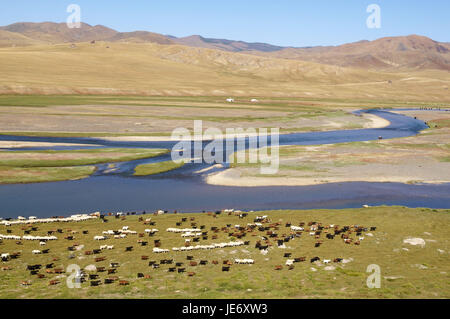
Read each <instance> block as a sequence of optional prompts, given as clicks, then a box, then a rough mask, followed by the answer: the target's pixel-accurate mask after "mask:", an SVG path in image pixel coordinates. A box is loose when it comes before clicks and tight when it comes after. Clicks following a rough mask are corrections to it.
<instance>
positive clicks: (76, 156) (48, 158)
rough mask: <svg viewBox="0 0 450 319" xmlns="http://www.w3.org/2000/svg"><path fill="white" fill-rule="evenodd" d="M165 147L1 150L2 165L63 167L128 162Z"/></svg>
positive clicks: (158, 151)
mask: <svg viewBox="0 0 450 319" xmlns="http://www.w3.org/2000/svg"><path fill="white" fill-rule="evenodd" d="M167 152H168V151H167V150H165V149H137V148H102V149H84V150H70V151H54V150H44V151H0V166H14V167H61V166H75V165H92V164H101V163H110V162H126V161H132V160H137V159H143V158H150V157H155V156H159V155H162V154H165V153H167Z"/></svg>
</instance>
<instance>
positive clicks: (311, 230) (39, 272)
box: [0, 210, 376, 287]
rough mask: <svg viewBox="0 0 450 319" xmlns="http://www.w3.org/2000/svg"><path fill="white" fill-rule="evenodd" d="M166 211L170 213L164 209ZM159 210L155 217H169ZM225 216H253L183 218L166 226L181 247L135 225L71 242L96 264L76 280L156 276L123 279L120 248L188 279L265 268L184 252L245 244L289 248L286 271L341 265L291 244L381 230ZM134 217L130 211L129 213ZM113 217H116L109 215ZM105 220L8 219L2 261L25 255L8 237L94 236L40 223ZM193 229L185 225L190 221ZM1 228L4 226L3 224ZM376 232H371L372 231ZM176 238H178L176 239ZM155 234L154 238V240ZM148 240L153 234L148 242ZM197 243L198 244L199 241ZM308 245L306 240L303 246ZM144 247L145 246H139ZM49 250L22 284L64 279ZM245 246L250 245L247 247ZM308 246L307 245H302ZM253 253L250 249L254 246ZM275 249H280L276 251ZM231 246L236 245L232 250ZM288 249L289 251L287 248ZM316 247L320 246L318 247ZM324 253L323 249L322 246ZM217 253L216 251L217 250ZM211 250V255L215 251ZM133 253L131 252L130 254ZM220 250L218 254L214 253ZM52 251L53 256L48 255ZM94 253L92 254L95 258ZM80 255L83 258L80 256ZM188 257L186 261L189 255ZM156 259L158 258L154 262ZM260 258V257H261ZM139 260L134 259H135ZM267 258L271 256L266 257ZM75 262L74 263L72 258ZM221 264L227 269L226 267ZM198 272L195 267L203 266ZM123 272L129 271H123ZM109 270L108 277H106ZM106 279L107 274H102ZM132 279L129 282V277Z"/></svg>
mask: <svg viewBox="0 0 450 319" xmlns="http://www.w3.org/2000/svg"><path fill="white" fill-rule="evenodd" d="M163 213H164V212H163ZM163 213H160V211H158V212H157V213H155V215H163ZM220 214H224V215H225V214H227V215H228V216H235V217H238V218H239V219H245V218H246V217H248V214H247V213H242V212H240V211H234V210H224V211H218V212H215V213H211V212H209V213H207V215H208V216H212V217H213V218H215V226H210V227H209V228H207V227H206V225H197V222H196V218H195V217H189V218H188V217H181V218H180V220H178V221H176V222H175V226H176V227H169V228H167V229H166V234H167V236H169V237H170V236H172V237H170V238H172V241H173V240H177V238H178V239H179V240H180V241H181V242H183V244H184V245H183V246H179V247H171V248H169V247H164V245H163V244H164V242H165V240H163V239H164V237H163V236H162V235H161V238H155V237H156V236H157V235H158V234H160V233H159V230H158V229H156V228H145V230H143V231H142V232H138V231H137V230H131V229H130V227H129V226H126V225H125V226H122V227H121V228H120V229H118V230H111V229H110V230H104V231H101V235H94V236H93V237H90V236H89V238H90V240H91V243H93V242H97V241H105V242H107V243H105V244H102V245H99V246H97V247H98V248H96V249H92V248H91V249H90V250H84V254H83V250H82V249H83V247H84V245H80V244H79V243H75V244H72V245H69V246H68V247H67V250H68V251H70V252H71V253H70V254H69V257H68V259H75V258H76V256H77V255H76V252H77V251H81V254H82V255H84V257H82V258H92V261H93V263H94V264H95V266H94V265H90V266H88V267H86V268H85V269H84V270H83V271H80V272H79V273H77V275H76V279H77V280H78V281H79V282H80V283H82V282H87V281H89V286H90V287H96V286H99V285H101V284H105V285H111V284H113V283H116V284H118V285H119V286H127V285H129V284H130V283H132V280H131V278H133V277H134V278H135V279H151V278H152V277H153V276H157V273H155V274H154V275H153V276H152V275H150V274H144V273H143V272H139V273H137V274H136V275H133V274H131V276H130V274H126V275H125V276H126V278H119V276H113V275H115V274H118V270H119V266H120V265H119V263H118V262H114V261H110V260H109V258H110V256H108V254H106V255H105V253H106V252H107V251H111V250H118V252H119V251H120V254H127V256H131V257H130V258H136V260H135V261H133V262H134V263H137V262H145V265H148V267H149V271H152V272H153V271H157V270H159V271H161V270H162V271H166V272H168V273H178V274H186V275H187V276H188V277H194V276H196V275H197V274H198V273H201V272H202V269H204V268H203V267H217V269H218V271H222V272H230V271H232V270H233V269H234V268H235V267H244V266H239V265H257V266H258V267H265V265H264V262H261V261H259V262H257V261H255V258H254V257H253V258H233V259H223V260H222V261H219V260H218V259H217V258H214V259H212V260H208V259H207V258H205V257H204V256H206V255H203V258H199V259H197V260H196V258H195V257H194V256H193V255H183V253H189V252H194V251H195V252H198V253H199V254H200V255H201V254H202V252H206V251H213V250H216V251H217V250H220V251H219V253H220V255H224V254H226V252H224V249H227V248H237V247H242V248H241V249H240V251H241V252H242V253H245V254H247V255H252V254H256V255H253V256H257V255H259V254H262V255H267V254H268V253H269V252H271V251H272V252H275V251H276V250H277V249H280V252H281V251H282V249H287V250H285V252H284V254H283V258H284V259H283V260H285V261H283V263H282V264H277V265H274V266H272V267H273V269H274V270H276V271H281V270H283V269H284V267H283V266H285V267H287V269H288V270H294V269H295V264H297V263H302V262H306V261H307V260H309V261H310V262H311V263H320V262H322V263H323V264H325V265H328V264H330V263H332V262H333V263H341V262H342V261H343V257H342V256H339V257H336V256H327V257H328V259H325V258H324V259H321V257H319V256H311V257H309V258H308V257H307V256H302V255H300V253H301V252H302V249H301V248H295V249H293V248H291V247H288V246H286V245H289V244H290V243H291V241H294V240H300V238H302V237H304V236H306V237H307V238H309V237H310V238H311V239H310V240H309V241H312V246H311V248H312V249H315V248H319V247H321V246H322V245H327V242H328V241H333V240H339V239H340V240H341V241H342V243H343V244H344V245H354V246H360V245H361V242H362V241H363V240H364V238H365V237H364V233H366V232H368V231H375V230H376V227H364V226H361V225H347V226H339V225H334V224H330V225H325V224H322V223H320V222H298V223H295V224H294V223H292V222H285V223H282V222H280V221H278V222H273V221H272V220H271V219H270V218H269V216H267V215H262V216H256V217H255V218H254V219H253V220H252V221H251V222H250V221H249V222H247V223H245V225H240V224H234V225H233V224H226V225H220V226H219V223H218V219H217V218H218V216H219V215H220ZM127 215H128V214H127ZM108 216H112V215H111V214H109V215H108ZM94 218H95V219H99V220H101V221H102V222H107V219H106V217H105V216H103V215H98V214H95V215H73V216H71V217H70V218H65V219H64V218H51V219H37V218H33V219H28V220H24V219H20V220H17V221H16V220H14V221H13V220H7V221H2V223H1V224H0V226H4V227H5V228H6V231H7V234H6V235H3V234H0V252H1V255H0V256H1V262H2V264H7V263H9V262H11V260H13V259H18V258H20V257H21V256H22V254H21V252H3V251H2V249H1V248H2V242H3V240H15V241H16V244H17V245H18V246H20V245H22V241H23V240H24V241H36V242H39V245H40V246H41V247H43V246H46V245H47V243H48V242H50V241H63V240H66V241H69V242H70V241H78V240H79V239H80V237H79V235H80V232H81V233H82V234H83V236H84V235H88V234H89V231H88V230H80V232H79V231H74V230H71V229H65V230H64V229H61V228H60V229H56V230H51V231H47V236H43V235H36V236H32V235H30V233H31V232H32V231H34V232H39V230H38V227H36V226H33V225H34V224H36V223H61V222H67V221H72V222H80V221H86V220H91V219H94ZM115 218H116V219H120V220H121V221H124V220H126V216H125V215H123V214H116V215H115ZM138 222H139V224H138V226H139V225H142V226H140V227H142V228H144V227H145V225H152V226H154V225H156V221H154V220H152V218H146V219H145V221H144V218H143V217H139V220H138ZM187 223H188V224H190V225H186V226H188V227H184V228H183V227H182V226H183V225H184V224H187ZM13 225H22V228H21V230H22V231H23V232H24V235H22V236H19V235H17V234H12V231H11V226H13ZM0 230H1V228H0ZM54 234H56V235H58V234H64V235H61V236H58V237H57V236H55V235H54ZM369 235H370V234H369ZM174 236H176V237H174ZM219 236H220V237H221V238H223V237H228V238H229V240H227V241H222V242H214V240H216V239H218V238H219ZM151 237H153V238H152V239H150V238H151ZM83 238H84V240H89V239H88V238H86V237H83ZM130 238H131V239H132V240H134V239H133V238H135V239H136V240H135V243H137V244H138V246H137V247H136V246H135V245H129V239H130ZM145 238H149V239H148V240H147V239H145ZM124 239H128V241H127V246H122V245H120V243H121V242H122V240H124ZM92 240H93V241H92ZM116 240H117V243H118V244H117V245H113V244H112V242H111V241H116ZM194 243H197V244H194ZM302 245H303V244H302ZM139 246H141V247H139ZM49 247H50V248H49V249H43V250H40V249H36V248H35V249H32V250H31V251H30V253H31V255H42V257H39V258H41V260H43V259H46V260H47V261H46V262H45V263H43V264H33V265H30V264H28V265H26V270H27V271H29V273H30V276H31V279H30V278H23V280H21V281H20V284H21V285H22V286H24V287H28V286H30V285H32V284H33V281H34V280H32V279H33V278H37V280H41V279H45V278H47V276H49V281H48V285H49V286H55V285H58V284H60V283H61V281H60V280H59V278H55V277H52V276H53V275H54V274H59V275H61V274H65V270H64V267H59V268H58V267H56V266H55V264H56V263H57V262H58V261H59V259H60V258H58V257H54V256H52V249H53V248H52V247H53V246H49ZM244 247H245V249H243V248H244ZM300 247H302V246H300ZM252 249H253V251H252V252H251V251H249V250H252ZM274 249H275V251H274ZM230 250H231V249H230ZM135 251H139V252H138V256H137V257H136V256H135V255H134V254H133V253H134V252H135ZM286 251H287V252H286ZM314 251H315V250H314ZM317 251H318V252H320V249H317ZM211 253H212V252H211ZM211 253H209V254H211ZM232 253H233V254H235V253H237V250H234V251H232ZM128 254H129V255H128ZM214 254H218V253H214ZM44 255H47V256H48V258H47V257H44ZM157 255H164V256H169V257H163V259H159V260H156V258H152V256H154V257H156V256H157ZM90 256H92V257H90ZM78 258H79V259H80V258H81V257H78ZM184 258H185V259H184ZM152 259H153V260H152ZM256 259H257V258H256ZM130 260H133V259H130ZM265 260H266V261H267V260H269V258H266V259H265ZM103 262H107V263H108V264H109V267H107V266H105V265H102V263H103ZM69 263H71V262H69ZM220 265H221V267H220ZM2 266H4V267H2V270H3V271H10V270H12V269H13V268H14V267H11V266H10V265H2ZM197 268H198V270H196V271H195V272H194V271H193V270H194V269H197ZM120 273H121V274H122V275H124V274H125V272H123V271H120ZM103 274H104V275H103ZM102 277H103V278H102ZM125 279H126V280H125Z"/></svg>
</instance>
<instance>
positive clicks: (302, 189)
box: [0, 110, 450, 218]
mask: <svg viewBox="0 0 450 319" xmlns="http://www.w3.org/2000/svg"><path fill="white" fill-rule="evenodd" d="M365 112H368V113H371V114H374V115H377V116H380V117H382V118H384V119H386V120H388V121H389V122H390V123H391V124H390V125H389V126H387V127H385V128H378V129H357V130H340V131H327V132H308V133H295V134H285V135H280V144H281V145H319V144H334V143H342V142H355V141H369V140H377V139H378V137H379V136H382V137H383V138H384V139H388V138H397V137H406V136H413V135H416V134H418V133H419V132H420V131H421V130H423V129H425V128H426V127H427V126H426V125H425V123H423V122H422V121H420V120H416V119H413V118H411V117H407V116H404V115H399V114H395V113H391V112H389V111H384V110H369V111H365ZM0 140H8V141H39V142H52V143H73V144H76V143H82V144H89V145H90V147H131V148H132V147H144V148H168V149H171V148H172V146H173V145H174V144H175V142H112V141H106V140H102V139H96V138H56V137H25V136H0ZM247 142H248V141H247ZM78 148H86V147H75V146H73V147H72V146H65V147H55V148H51V149H78ZM28 149H29V148H28ZM34 149H37V148H34ZM45 149H49V148H45ZM169 158H170V155H163V156H160V157H157V158H152V159H144V160H137V161H131V162H122V163H116V166H115V169H114V170H111V169H108V167H107V166H108V164H103V165H98V166H97V167H98V169H97V171H96V173H95V174H93V175H92V176H91V177H89V178H86V179H83V180H77V181H64V182H52V183H36V184H13V185H0V217H3V218H5V217H16V216H18V215H23V216H29V215H34V216H38V217H48V216H54V215H58V216H61V215H62V216H64V215H69V214H73V213H91V212H93V211H101V212H110V211H111V212H116V211H143V210H145V211H154V210H157V209H164V210H177V211H179V212H193V211H202V210H216V209H223V208H239V209H244V210H263V209H309V208H326V209H332V208H352V207H361V206H362V205H365V204H367V205H403V206H409V207H430V208H450V183H447V184H440V185H433V184H423V185H420V184H419V185H408V184H400V183H365V182H349V183H330V184H323V185H313V186H267V187H225V186H215V185H208V184H206V183H205V182H204V178H205V176H206V175H207V174H210V173H212V172H214V171H218V170H221V169H226V167H224V168H212V167H211V170H208V171H206V172H198V171H201V170H203V169H205V168H208V167H209V166H210V165H208V164H205V163H203V164H187V165H185V166H184V167H183V168H181V169H178V170H175V171H172V172H168V173H164V174H159V175H154V176H148V177H133V176H132V175H133V171H134V168H135V167H136V165H139V164H142V163H150V162H157V161H162V160H168V159H169Z"/></svg>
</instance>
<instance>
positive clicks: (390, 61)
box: [270, 35, 450, 71]
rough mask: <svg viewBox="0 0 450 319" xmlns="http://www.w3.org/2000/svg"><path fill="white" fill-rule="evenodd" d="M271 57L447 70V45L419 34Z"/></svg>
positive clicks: (291, 50)
mask: <svg viewBox="0 0 450 319" xmlns="http://www.w3.org/2000/svg"><path fill="white" fill-rule="evenodd" d="M270 56H272V57H277V58H284V59H297V60H304V61H313V62H317V63H324V64H331V65H338V66H345V67H358V68H373V69H392V68H396V69H402V68H405V69H411V68H413V69H442V70H449V71H450V44H449V43H442V42H437V41H434V40H432V39H430V38H427V37H424V36H419V35H410V36H403V37H388V38H381V39H378V40H375V41H359V42H355V43H349V44H344V45H340V46H327V47H311V48H286V49H283V50H279V51H277V52H273V53H271V54H270Z"/></svg>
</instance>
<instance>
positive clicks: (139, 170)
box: [134, 161, 184, 176]
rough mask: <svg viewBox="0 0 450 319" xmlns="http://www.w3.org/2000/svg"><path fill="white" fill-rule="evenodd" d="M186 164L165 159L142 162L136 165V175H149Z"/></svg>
mask: <svg viewBox="0 0 450 319" xmlns="http://www.w3.org/2000/svg"><path fill="white" fill-rule="evenodd" d="M182 166H184V163H183V162H181V163H175V162H173V161H165V162H158V163H150V164H141V165H138V166H136V168H135V172H134V176H147V175H155V174H160V173H165V172H168V171H172V170H174V169H177V168H180V167H182Z"/></svg>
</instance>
